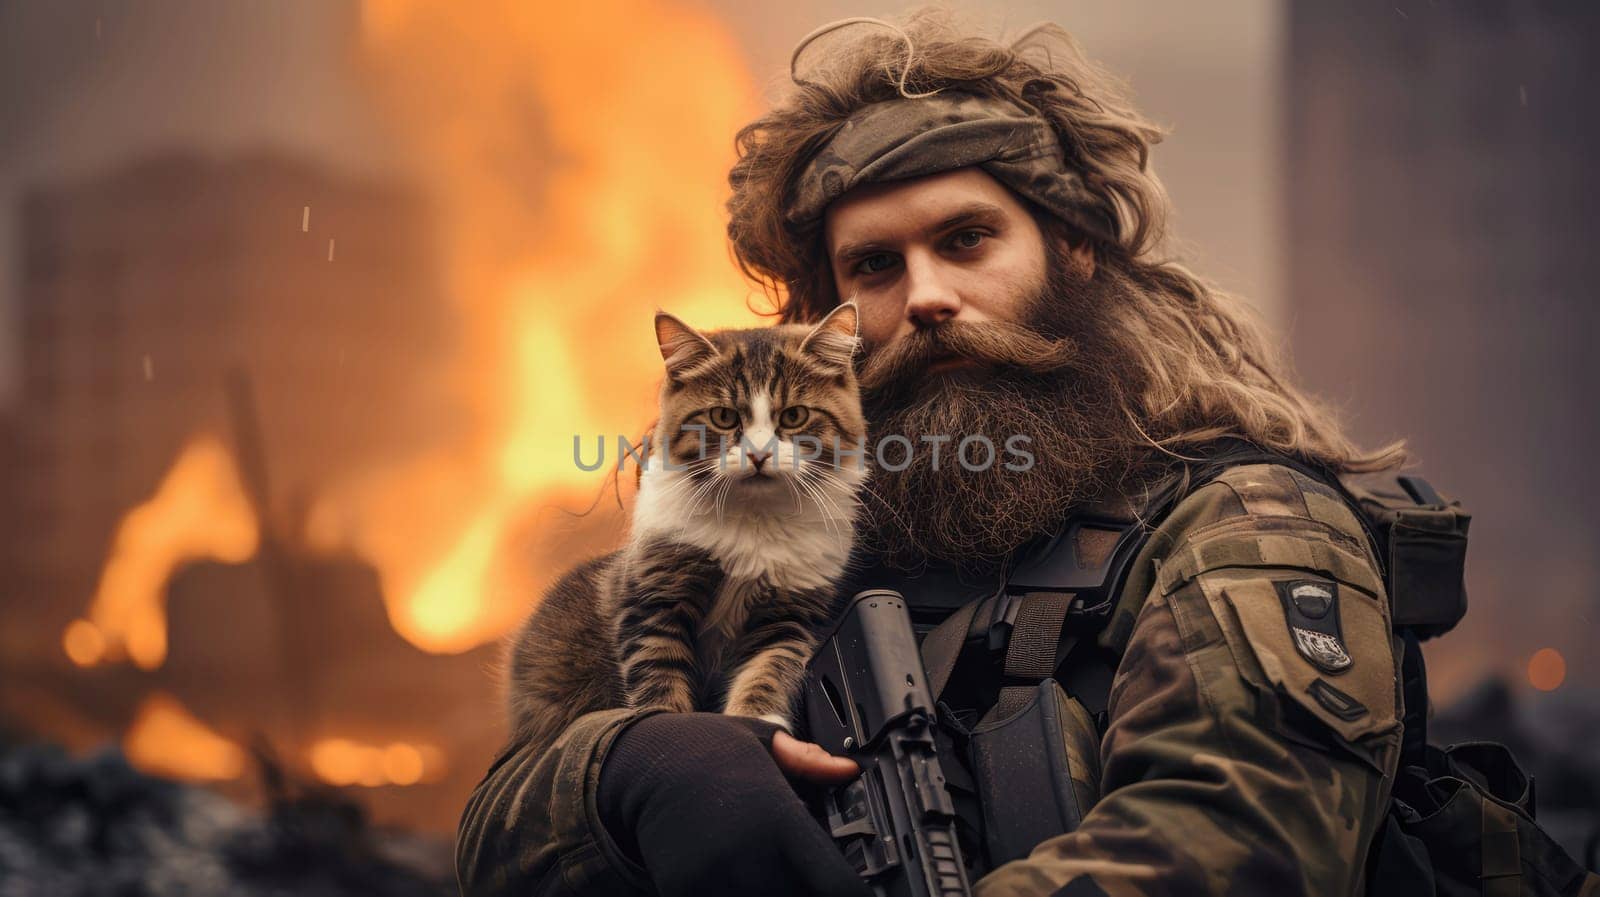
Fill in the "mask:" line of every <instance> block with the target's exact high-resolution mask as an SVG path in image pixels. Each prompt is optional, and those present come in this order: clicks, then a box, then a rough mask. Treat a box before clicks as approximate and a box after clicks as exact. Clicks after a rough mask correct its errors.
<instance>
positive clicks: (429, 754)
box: [311, 738, 444, 788]
mask: <svg viewBox="0 0 1600 897" xmlns="http://www.w3.org/2000/svg"><path fill="white" fill-rule="evenodd" d="M311 770H312V771H313V772H315V773H316V774H317V775H318V776H319V777H320V778H321V779H322V780H323V781H325V782H327V783H328V784H330V785H339V786H341V787H346V786H350V785H361V786H362V787H365V788H376V787H379V786H382V785H415V784H417V783H418V782H424V781H427V782H432V781H438V779H439V778H440V777H441V776H443V774H444V755H443V754H442V753H440V751H439V749H438V748H436V747H434V746H432V745H428V744H420V745H419V744H407V743H405V742H394V743H392V744H388V745H384V746H377V745H370V744H362V743H360V742H357V741H352V740H350V739H348V738H324V739H322V740H321V741H318V742H317V743H316V744H315V745H313V746H312V748H311Z"/></svg>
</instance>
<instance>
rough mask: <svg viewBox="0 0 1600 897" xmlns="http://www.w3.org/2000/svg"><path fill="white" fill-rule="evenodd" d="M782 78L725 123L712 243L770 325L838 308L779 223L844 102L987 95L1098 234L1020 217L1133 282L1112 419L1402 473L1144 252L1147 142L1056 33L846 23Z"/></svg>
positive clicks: (1168, 440) (1336, 464)
mask: <svg viewBox="0 0 1600 897" xmlns="http://www.w3.org/2000/svg"><path fill="white" fill-rule="evenodd" d="M792 74H793V76H794V77H793V80H794V84H793V86H792V87H791V88H790V89H789V90H788V92H787V95H786V96H784V97H782V98H781V99H780V100H779V101H778V102H777V103H776V104H775V106H774V107H773V108H772V110H771V111H769V112H768V113H767V114H765V115H763V116H761V117H760V118H758V119H756V120H755V121H753V122H751V123H750V124H748V125H746V126H745V127H744V128H742V129H740V131H739V133H738V135H737V137H736V138H735V145H736V148H737V151H738V161H737V162H736V163H735V164H734V166H733V169H732V171H731V172H730V173H729V177H728V180H729V183H730V185H731V186H732V188H733V194H732V197H731V198H730V199H729V201H728V210H729V213H730V220H729V223H728V236H729V239H730V241H731V243H732V248H733V254H734V258H735V260H736V261H737V262H738V264H739V266H740V268H741V269H742V270H743V272H744V273H745V275H746V276H748V277H749V278H750V279H752V280H753V281H754V282H755V283H757V284H758V285H760V286H761V288H762V289H763V291H764V292H765V293H766V295H767V296H768V297H769V298H770V299H771V300H772V302H773V311H772V313H773V314H776V315H778V316H779V318H780V319H781V320H782V321H783V322H786V323H787V322H804V321H815V320H818V319H820V318H821V316H822V315H823V314H825V313H826V312H827V311H828V310H829V309H831V308H833V307H834V306H836V305H837V304H838V297H837V295H835V290H834V286H833V278H832V274H831V269H830V267H829V263H828V259H827V255H826V252H825V249H824V246H823V237H822V232H821V228H820V226H818V227H813V228H811V229H809V231H807V232H796V231H794V230H792V229H791V228H790V227H789V225H787V224H786V222H785V220H784V210H785V208H786V207H787V206H788V205H789V203H790V202H791V200H792V197H793V196H794V193H795V187H796V181H797V179H798V178H799V176H800V175H801V173H802V172H803V171H804V169H805V166H806V163H807V162H808V161H809V160H810V159H811V158H812V157H813V156H814V155H815V154H816V153H817V152H818V151H820V150H821V149H822V147H823V146H825V145H826V144H827V142H828V141H829V140H830V139H831V138H832V137H833V136H834V134H836V133H837V132H838V130H839V128H840V127H841V126H842V125H843V124H844V123H845V121H846V120H847V119H849V118H850V116H851V115H852V114H854V113H855V112H856V111H857V110H859V109H861V108H862V107H864V106H867V105H869V104H872V103H877V102H881V101H884V100H890V99H894V98H896V97H900V96H905V97H913V96H916V95H919V94H926V93H929V92H933V91H941V90H960V91H965V92H971V93H982V94H988V95H993V96H999V97H1003V98H1005V99H1008V100H1011V101H1013V102H1016V103H1019V104H1021V105H1023V106H1024V107H1028V108H1032V109H1034V110H1036V111H1037V112H1038V114H1039V115H1041V116H1042V117H1044V118H1045V119H1046V120H1047V121H1049V122H1050V124H1051V126H1052V127H1054V128H1055V131H1056V134H1057V136H1058V138H1059V139H1060V142H1061V146H1062V148H1063V151H1064V152H1065V154H1066V157H1067V158H1066V161H1067V163H1068V164H1069V165H1072V166H1073V167H1075V168H1077V169H1078V170H1079V171H1081V172H1082V173H1083V176H1084V179H1085V183H1086V184H1087V186H1088V188H1089V189H1090V190H1091V191H1092V192H1093V193H1094V194H1095V195H1096V197H1097V198H1099V199H1100V201H1101V202H1102V203H1104V204H1105V205H1106V206H1107V207H1108V208H1110V209H1111V210H1113V213H1114V217H1115V224H1116V230H1115V240H1114V242H1107V241H1105V240H1096V239H1093V238H1090V237H1089V236H1088V235H1085V234H1081V233H1073V232H1071V230H1070V228H1069V226H1068V225H1066V224H1065V223H1064V222H1061V221H1060V220H1059V219H1057V218H1055V217H1054V216H1052V215H1050V214H1049V213H1048V212H1045V211H1044V210H1042V209H1039V208H1038V207H1036V206H1033V205H1032V204H1031V203H1028V202H1027V201H1026V200H1021V198H1020V197H1019V200H1021V201H1022V202H1023V203H1024V204H1025V205H1029V206H1030V208H1032V209H1033V211H1034V214H1035V216H1036V217H1038V218H1039V219H1040V220H1041V223H1042V224H1044V225H1045V227H1046V233H1047V234H1049V235H1052V236H1054V237H1060V238H1061V239H1064V240H1065V241H1067V242H1068V243H1070V244H1072V245H1075V246H1076V245H1081V244H1082V243H1083V242H1085V241H1089V242H1090V243H1091V244H1092V248H1093V250H1094V255H1095V260H1096V265H1097V266H1098V267H1107V268H1111V269H1113V270H1114V271H1116V272H1118V273H1120V274H1122V275H1124V276H1125V277H1126V279H1127V280H1129V281H1131V282H1132V284H1134V285H1135V286H1136V287H1137V289H1136V290H1134V291H1133V295H1135V296H1136V298H1135V299H1134V300H1133V301H1130V302H1128V303H1127V304H1126V306H1125V307H1123V308H1119V309H1115V310H1111V312H1112V314H1111V320H1113V321H1115V322H1116V324H1117V326H1118V330H1119V335H1118V338H1117V342H1118V343H1119V344H1120V345H1119V349H1121V350H1123V352H1124V353H1125V355H1126V359H1127V363H1128V364H1130V365H1132V366H1133V367H1134V370H1135V371H1136V376H1134V377H1133V378H1132V379H1133V380H1134V381H1135V382H1136V383H1137V384H1138V388H1137V389H1135V390H1133V391H1131V393H1130V398H1128V399H1127V400H1125V401H1124V402H1122V403H1121V404H1123V405H1124V407H1123V408H1122V409H1121V411H1122V413H1124V414H1126V415H1127V416H1128V418H1129V420H1130V421H1131V422H1133V424H1134V426H1135V427H1137V428H1138V429H1139V431H1140V432H1141V433H1143V434H1144V435H1145V438H1146V439H1147V440H1148V443H1149V445H1150V446H1151V447H1153V448H1155V449H1158V450H1159V451H1161V452H1163V453H1166V454H1170V455H1173V456H1176V457H1184V452H1185V450H1186V449H1197V448H1199V447H1200V446H1203V445H1205V444H1206V443H1209V442H1212V441H1214V440H1216V439H1218V438H1220V437H1226V436H1233V437H1241V438H1244V439H1247V440H1249V441H1251V442H1254V443H1256V444H1257V445H1260V446H1263V447H1266V448H1271V449H1275V450H1278V451H1282V452H1285V453H1288V454H1291V455H1296V456H1299V457H1302V458H1305V459H1308V460H1311V461H1315V462H1318V463H1322V464H1325V465H1328V466H1330V467H1332V468H1333V469H1335V470H1338V471H1343V472H1360V471H1372V470H1384V469H1389V468H1393V467H1398V466H1400V465H1401V464H1403V463H1405V462H1406V460H1408V458H1407V453H1406V451H1405V447H1404V444H1403V443H1401V442H1396V443H1392V444H1390V445H1388V446H1385V447H1384V448H1382V449H1379V450H1377V451H1372V452H1364V451H1362V450H1360V449H1358V448H1357V447H1356V446H1355V445H1354V444H1352V443H1351V442H1350V440H1349V439H1348V438H1346V437H1345V435H1344V434H1343V431H1342V429H1341V427H1340V425H1339V423H1338V421H1337V419H1336V417H1335V416H1334V414H1333V413H1332V412H1331V411H1330V410H1329V409H1328V408H1327V407H1326V406H1324V405H1323V404H1322V403H1320V402H1318V401H1316V400H1315V399H1313V398H1312V397H1310V396H1309V395H1307V394H1305V393H1303V392H1302V391H1301V390H1299V389H1298V388H1297V387H1295V386H1294V385H1293V383H1292V382H1291V381H1290V379H1289V376H1288V366H1287V363H1286V361H1285V360H1284V358H1283V357H1282V356H1281V354H1280V352H1279V351H1277V350H1276V348H1275V346H1274V343H1273V341H1272V340H1271V339H1269V338H1268V336H1267V331H1266V328H1265V327H1264V326H1263V324H1262V323H1261V322H1260V321H1259V319H1257V318H1256V316H1255V315H1254V314H1253V313H1252V312H1251V311H1250V310H1249V309H1248V307H1247V306H1245V305H1244V304H1243V303H1242V302H1240V301H1239V300H1237V299H1235V298H1234V297H1232V296H1229V295H1227V294H1225V293H1223V292H1222V291H1220V290H1218V289H1216V288H1215V287H1214V286H1212V285H1210V284H1208V283H1205V282H1203V281H1201V280H1200V279H1199V278H1197V277H1195V276H1194V275H1193V274H1191V273H1190V272H1189V271H1188V270H1186V269H1185V268H1184V267H1183V266H1181V265H1179V264H1177V263H1175V262H1173V261H1171V260H1170V259H1163V258H1159V257H1157V256H1156V253H1157V252H1158V251H1159V250H1160V247H1161V246H1162V245H1163V243H1164V241H1165V237H1166V221H1167V216H1168V211H1169V201H1168V198H1167V193H1166V190H1165V188H1164V187H1163V186H1162V184H1161V181H1160V180H1159V179H1158V178H1157V177H1156V175H1155V173H1154V172H1153V171H1152V170H1151V168H1150V149H1151V147H1152V146H1153V145H1154V144H1156V143H1159V142H1160V141H1161V139H1162V138H1163V136H1164V135H1165V132H1164V131H1163V129H1162V128H1160V127H1159V126H1158V125H1156V124H1155V123H1153V122H1152V121H1150V120H1149V119H1147V118H1145V117H1144V116H1143V115H1142V114H1140V113H1139V112H1138V111H1137V110H1135V109H1134V107H1133V105H1132V104H1131V102H1130V101H1129V99H1128V92H1127V90H1126V88H1125V86H1124V85H1123V84H1122V83H1121V82H1120V81H1118V80H1117V79H1116V78H1114V77H1113V76H1112V75H1110V74H1109V73H1108V72H1106V71H1105V70H1104V69H1102V68H1100V67H1099V66H1097V65H1095V64H1094V63H1092V62H1091V61H1089V60H1088V59H1087V58H1086V57H1085V56H1084V54H1083V51H1082V50H1081V49H1080V48H1079V46H1078V44H1077V42H1076V41H1075V40H1074V39H1073V38H1072V36H1071V35H1070V34H1068V33H1067V32H1066V31H1065V30H1064V29H1062V28H1060V27H1059V26H1056V25H1052V24H1046V25H1041V26H1038V27H1035V28H1033V29H1031V30H1029V31H1028V32H1026V33H1025V34H1024V35H1022V36H1021V37H1020V38H1018V39H1015V40H1012V41H1010V42H1001V41H999V40H996V39H993V38H989V37H985V36H982V35H979V34H976V33H974V32H973V31H972V30H970V29H968V28H965V27H963V26H962V25H961V24H959V23H958V22H957V20H956V19H955V18H954V16H953V15H952V14H951V13H949V12H948V11H946V10H942V9H936V8H935V9H923V10H920V11H917V12H913V13H911V14H909V15H908V16H906V17H905V18H903V19H902V20H899V21H898V22H893V23H889V22H879V21H876V20H872V21H864V22H860V23H856V24H851V25H849V26H848V27H843V28H838V29H836V30H833V31H832V32H831V33H829V34H826V35H822V36H821V37H819V38H818V39H816V40H814V41H810V42H809V44H808V45H803V47H802V49H801V50H800V51H797V53H796V57H795V59H794V60H793V65H792Z"/></svg>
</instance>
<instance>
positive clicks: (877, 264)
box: [856, 252, 894, 274]
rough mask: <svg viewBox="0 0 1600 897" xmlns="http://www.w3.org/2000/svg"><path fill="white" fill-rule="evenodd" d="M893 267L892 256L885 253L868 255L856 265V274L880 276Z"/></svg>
mask: <svg viewBox="0 0 1600 897" xmlns="http://www.w3.org/2000/svg"><path fill="white" fill-rule="evenodd" d="M893 265H894V256H892V255H890V254H889V253H887V252H879V253H876V254H873V255H869V256H867V257H866V258H864V259H862V260H861V261H859V262H857V263H856V273H857V274H880V273H882V272H884V271H887V270H889V269H890V268H891V267H893Z"/></svg>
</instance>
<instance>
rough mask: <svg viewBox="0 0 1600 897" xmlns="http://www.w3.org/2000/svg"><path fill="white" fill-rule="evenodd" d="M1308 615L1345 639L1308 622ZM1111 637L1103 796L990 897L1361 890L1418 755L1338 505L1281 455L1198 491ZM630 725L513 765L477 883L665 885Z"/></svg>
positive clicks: (487, 822)
mask: <svg viewBox="0 0 1600 897" xmlns="http://www.w3.org/2000/svg"><path fill="white" fill-rule="evenodd" d="M1296 614H1298V615H1300V616H1298V617H1296V616H1293V615H1296ZM1307 617H1314V618H1315V619H1316V620H1318V621H1324V623H1326V621H1332V623H1331V625H1332V627H1333V630H1332V631H1333V632H1334V633H1336V635H1335V637H1333V638H1332V639H1329V638H1328V637H1327V636H1326V634H1325V633H1323V634H1321V635H1320V637H1319V633H1317V632H1314V631H1312V629H1315V628H1320V629H1322V630H1326V629H1327V628H1328V627H1327V625H1321V624H1319V625H1318V626H1316V627H1311V628H1298V627H1296V626H1294V625H1292V624H1293V623H1294V622H1302V623H1303V622H1305V620H1306V618H1307ZM1309 625H1310V624H1308V626H1309ZM1101 642H1102V644H1103V645H1105V646H1106V647H1108V648H1110V649H1112V650H1113V651H1115V652H1116V653H1117V654H1118V655H1120V656H1121V658H1122V660H1121V663H1120V664H1119V666H1118V669H1117V673H1116V677H1115V679H1114V681H1113V684H1112V689H1111V695H1110V702H1109V705H1108V727H1107V730H1106V733H1105V736H1104V738H1103V739H1102V740H1101V745H1100V761H1101V796H1100V799H1099V800H1098V802H1097V803H1096V804H1095V805H1094V806H1093V807H1092V809H1091V810H1090V811H1089V812H1088V813H1087V814H1085V816H1084V818H1083V822H1082V825H1081V826H1080V827H1079V828H1078V829H1077V830H1076V831H1074V832H1072V833H1070V834H1066V835H1061V836H1059V837H1055V838H1052V839H1050V840H1047V841H1045V842H1044V843H1042V844H1040V845H1039V846H1038V847H1037V848H1035V849H1034V850H1033V852H1032V853H1031V854H1030V855H1029V856H1028V857H1026V858H1024V859H1021V860H1016V861H1013V862H1011V863H1008V864H1006V865H1004V866H1001V867H1000V868H998V869H996V870H995V871H993V872H992V873H990V874H989V875H987V876H985V877H984V878H983V879H981V880H980V881H978V882H976V883H975V885H974V892H975V893H976V894H977V895H979V897H1023V895H1028V897H1045V895H1112V897H1120V895H1164V894H1235V893H1257V892H1261V893H1272V894H1274V895H1279V894H1283V895H1289V894H1316V895H1333V894H1355V893H1360V892H1361V890H1362V888H1363V879H1362V873H1363V868H1364V866H1365V861H1366V856H1367V852H1368V848H1369V845H1370V843H1371V841H1372V839H1373V836H1374V834H1375V832H1376V831H1377V830H1378V826H1379V824H1380V823H1381V821H1382V819H1383V816H1384V812H1385V809H1386V807H1387V804H1388V799H1389V789H1390V785H1391V783H1392V781H1393V777H1394V772H1395V768H1396V764H1397V763H1398V759H1399V752H1400V734H1401V733H1400V723H1399V719H1400V709H1401V708H1400V685H1399V679H1398V677H1397V675H1396V671H1397V669H1398V659H1399V651H1400V645H1399V643H1398V641H1397V640H1396V639H1395V638H1394V637H1393V636H1392V634H1391V631H1390V627H1389V609H1388V605H1387V601H1386V597H1385V595H1384V589H1383V585H1382V580H1381V578H1380V576H1379V573H1378V568H1377V562H1376V560H1375V559H1374V558H1373V556H1372V554H1371V551H1370V549H1369V547H1368V546H1367V543H1366V539H1365V535H1364V532H1363V530H1362V527H1361V525H1360V523H1359V522H1358V521H1357V519H1356V518H1355V516H1354V514H1353V513H1352V512H1351V511H1350V510H1349V509H1348V507H1347V506H1346V505H1345V504H1344V503H1343V502H1342V501H1341V500H1340V498H1339V497H1338V496H1337V495H1336V494H1334V493H1333V492H1332V491H1331V490H1330V489H1328V488H1327V487H1326V486H1324V485H1322V484H1320V483H1317V482H1315V481H1313V480H1311V479H1308V478H1306V477H1304V476H1302V475H1301V474H1298V473H1295V472H1293V471H1291V470H1289V469H1288V468H1285V467H1280V466H1276V465H1247V466H1241V467H1235V468H1233V469H1231V470H1229V471H1227V472H1226V473H1224V474H1223V475H1222V476H1221V477H1220V478H1218V479H1217V480H1215V481H1213V482H1211V483H1209V484H1207V485H1205V486H1204V487H1202V488H1200V489H1198V490H1196V491H1195V492H1194V493H1193V494H1191V495H1189V496H1188V497H1187V498H1185V499H1184V500H1183V501H1182V502H1180V503H1179V504H1178V506H1177V507H1176V508H1175V509H1174V510H1173V511H1172V513H1171V514H1169V515H1168V517H1167V518H1166V520H1165V521H1163V522H1162V523H1161V525H1160V526H1159V528H1158V529H1157V530H1156V531H1155V532H1154V533H1153V534H1152V536H1151V538H1150V539H1149V541H1148V542H1147V543H1146V545H1145V546H1144V548H1143V549H1142V551H1141V552H1140V554H1139V556H1138V557H1137V558H1136V559H1135V561H1134V566H1133V568H1132V573H1131V574H1130V577H1129V581H1128V583H1127V585H1126V587H1125V588H1124V590H1123V593H1122V595H1121V596H1120V598H1119V603H1118V605H1117V608H1116V610H1115V611H1114V614H1113V617H1112V620H1111V623H1110V625H1109V626H1108V627H1107V628H1106V630H1105V631H1104V632H1103V633H1102V635H1101ZM628 719H630V714H629V712H628V711H624V710H617V711H604V712H600V713H593V714H590V715H588V716H585V717H583V718H582V719H580V720H579V721H578V722H577V723H575V724H573V726H572V727H571V728H569V729H568V730H567V731H566V732H565V733H563V735H562V736H561V737H560V738H559V739H558V740H557V742H556V743H555V744H553V745H549V746H545V745H529V744H520V745H512V746H511V747H510V748H508V749H507V750H506V751H505V752H504V753H503V754H502V755H501V757H500V758H499V759H498V760H497V761H496V762H495V764H494V766H493V767H492V768H491V769H490V770H489V773H488V775H487V776H486V777H485V778H484V780H483V782H482V783H481V784H480V785H479V786H478V788H477V790H476V791H475V792H474V793H473V795H472V798H471V800H470V801H469V803H468V805H467V808H466V811H465V814H464V815H463V818H462V821H461V828H460V836H459V841H458V844H457V855H456V868H457V873H458V876H459V878H460V882H461V886H462V890H463V893H465V894H467V895H473V897H477V895H501V894H516V895H535V894H539V895H565V894H591V895H592V894H628V893H646V894H647V893H650V886H649V882H648V878H647V877H646V875H645V873H644V872H643V870H642V869H640V868H638V867H637V866H636V865H635V864H633V863H631V862H629V861H628V860H627V859H626V858H625V857H623V856H622V855H621V854H620V853H619V851H618V850H617V848H616V846H615V845H614V844H613V843H612V842H611V840H610V839H609V837H608V836H607V835H606V833H605V831H604V830H603V829H602V827H601V825H600V823H599V820H598V815H597V810H596V807H595V798H594V795H595V787H596V781H597V778H598V774H599V770H600V765H601V763H602V762H603V760H604V758H605V754H606V750H607V748H608V747H609V746H610V744H611V742H612V740H613V739H614V738H615V736H616V734H617V732H618V731H619V730H620V728H621V727H622V726H623V725H624V724H625V723H626V722H627V721H628ZM1041 762H1044V761H1041Z"/></svg>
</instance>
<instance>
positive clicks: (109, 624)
mask: <svg viewBox="0 0 1600 897" xmlns="http://www.w3.org/2000/svg"><path fill="white" fill-rule="evenodd" d="M258 540H259V532H258V530H257V526H256V519H255V514H254V512H253V511H252V510H251V507H250V502H249V500H248V499H247V498H246V497H245V494H244V489H243V488H242V487H241V486H240V484H239V477H238V474H237V472H236V471H235V470H234V466H233V461H232V458H231V457H230V456H229V454H228V452H227V450H226V449H225V448H223V446H222V444H221V443H220V442H219V441H217V439H215V438H214V437H211V436H207V435H203V434H202V435H199V436H196V437H194V438H192V439H191V440H190V441H189V443H188V445H186V446H185V447H184V449H183V451H182V452H181V453H180V454H179V455H178V459H177V461H176V462H174V463H173V465H172V469H171V470H169V471H168V472H167V475H166V477H165V478H164V479H162V481H161V485H160V486H158V487H157V488H156V492H155V494H154V495H153V496H151V497H150V498H149V499H148V500H147V501H145V502H144V503H143V504H141V505H139V506H138V507H136V508H134V509H133V510H131V511H129V512H128V513H127V515H126V516H124V517H123V518H122V522H121V523H120V524H119V525H118V526H117V533H116V537H115V540H114V541H113V544H112V551H111V557H110V559H109V560H107V562H106V566H105V569H104V570H103V571H102V572H101V574H100V585H99V587H98V588H97V589H96V591H95V596H94V600H93V602H92V603H91V604H90V606H89V612H88V619H87V620H75V621H73V622H72V623H71V624H70V625H68V626H67V629H66V631H65V633H63V635H62V647H63V649H64V650H65V651H66V652H67V656H68V657H69V658H71V659H72V661H73V662H74V663H77V664H80V665H82V666H89V665H92V664H94V663H97V662H99V661H102V660H116V659H120V658H121V657H122V656H126V657H128V658H131V659H132V660H133V662H134V663H135V664H137V665H138V666H139V667H141V668H143V669H146V670H152V669H155V668H156V667H159V666H161V664H162V662H163V661H164V660H166V656H167V618H166V603H165V599H166V591H165V589H166V582H167V579H168V577H170V576H171V575H172V573H173V572H174V571H176V570H177V569H178V567H179V566H180V565H182V564H185V563H188V562H191V561H195V560H201V559H214V560H219V561H224V562H227V563H241V562H243V561H246V560H248V559H249V558H250V557H251V556H252V555H254V554H255V552H256V544H257V542H258Z"/></svg>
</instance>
